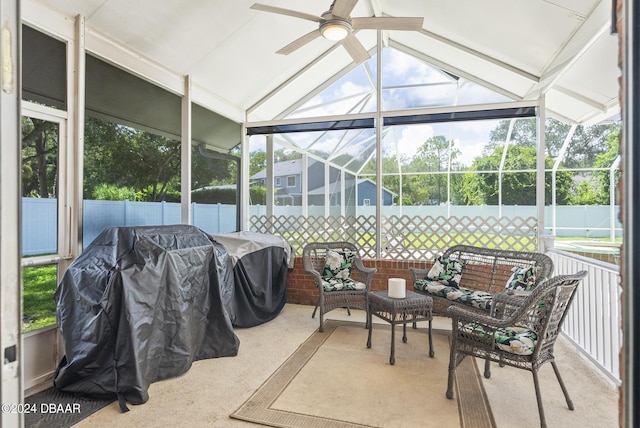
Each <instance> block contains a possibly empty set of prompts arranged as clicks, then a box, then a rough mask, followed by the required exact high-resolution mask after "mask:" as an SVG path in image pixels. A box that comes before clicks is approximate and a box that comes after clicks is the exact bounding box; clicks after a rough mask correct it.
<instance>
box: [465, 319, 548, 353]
mask: <svg viewBox="0 0 640 428" xmlns="http://www.w3.org/2000/svg"><path fill="white" fill-rule="evenodd" d="M463 329H464V330H465V331H466V332H468V333H473V334H476V335H480V336H483V335H484V334H485V331H484V329H483V328H482V326H480V325H478V324H476V323H469V324H466V325H465V326H464V327H463ZM493 338H494V340H495V343H496V346H497V347H498V348H499V349H501V350H503V351H506V352H510V353H512V354H517V355H531V354H533V351H534V350H535V347H536V343H537V342H538V335H537V333H536V332H535V331H533V330H529V329H526V328H523V327H503V328H498V329H497V330H496V331H495V332H494V333H493Z"/></svg>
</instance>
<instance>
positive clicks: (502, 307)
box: [490, 291, 531, 318]
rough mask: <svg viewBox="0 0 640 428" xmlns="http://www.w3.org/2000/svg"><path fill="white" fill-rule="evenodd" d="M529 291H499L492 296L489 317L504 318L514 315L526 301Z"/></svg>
mask: <svg viewBox="0 0 640 428" xmlns="http://www.w3.org/2000/svg"><path fill="white" fill-rule="evenodd" d="M530 294H531V292H530V291H515V292H514V291H501V292H499V293H496V294H494V295H493V298H492V303H491V313H490V316H492V317H494V318H504V317H505V315H507V316H509V315H511V314H512V313H514V312H515V311H516V310H517V309H518V308H519V307H520V306H522V304H523V303H524V302H525V301H526V300H527V297H529V295H530Z"/></svg>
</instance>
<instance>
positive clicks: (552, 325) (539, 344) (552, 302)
mask: <svg viewBox="0 0 640 428" xmlns="http://www.w3.org/2000/svg"><path fill="white" fill-rule="evenodd" d="M586 275H587V272H586V271H580V272H578V273H576V274H574V275H559V276H555V277H553V278H551V279H549V280H548V281H546V282H544V283H543V284H540V285H538V287H536V288H535V289H534V290H533V291H532V292H531V293H530V294H528V295H526V296H519V295H509V294H507V293H500V294H499V295H497V296H496V312H497V313H500V314H503V315H504V317H503V318H495V317H491V316H486V315H481V314H478V313H477V312H473V311H469V310H466V309H465V308H464V307H462V306H456V307H454V306H452V307H450V308H449V309H448V313H449V316H450V317H451V320H452V341H451V353H450V356H449V358H450V359H449V379H448V383H447V393H446V395H447V398H452V397H453V381H454V378H455V370H456V367H457V365H458V364H459V363H460V361H462V359H463V358H464V357H465V356H467V355H472V356H475V357H478V358H483V359H485V360H487V364H486V366H485V373H484V376H485V377H486V378H489V377H490V376H491V372H490V371H489V363H488V362H489V361H495V362H498V363H500V364H501V365H508V366H513V367H516V368H520V369H525V370H529V371H531V372H532V374H533V384H534V387H535V391H536V398H537V401H538V412H539V414H540V426H542V427H546V421H545V417H544V409H543V407H542V395H541V392H540V384H539V381H538V370H539V368H540V366H542V364H544V363H546V362H547V361H548V362H550V363H551V366H552V367H553V371H554V372H555V374H556V377H557V379H558V382H559V383H560V387H561V388H562V392H563V393H564V396H565V400H566V401H567V406H568V407H569V409H570V410H573V408H574V407H573V402H572V401H571V398H570V397H569V393H568V391H567V389H566V387H565V385H564V382H563V381H562V377H561V376H560V372H559V371H558V366H557V365H556V362H555V359H554V354H553V347H554V344H555V342H556V339H557V338H558V335H559V334H560V327H561V326H562V322H563V321H564V318H565V316H566V313H567V312H566V310H567V308H568V307H569V305H570V304H571V301H572V300H573V297H574V295H575V291H576V289H577V287H578V284H579V283H580V281H581V280H582V278H584V277H585V276H586Z"/></svg>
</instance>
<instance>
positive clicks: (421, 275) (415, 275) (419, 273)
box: [409, 267, 429, 282]
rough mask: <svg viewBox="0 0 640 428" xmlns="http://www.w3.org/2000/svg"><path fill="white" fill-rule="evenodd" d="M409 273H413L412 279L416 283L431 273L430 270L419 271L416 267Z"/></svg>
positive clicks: (410, 269)
mask: <svg viewBox="0 0 640 428" xmlns="http://www.w3.org/2000/svg"><path fill="white" fill-rule="evenodd" d="M409 272H411V277H412V278H413V282H416V281H417V280H418V279H423V278H426V277H427V273H429V269H419V268H415V267H410V268H409Z"/></svg>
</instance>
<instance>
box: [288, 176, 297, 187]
mask: <svg viewBox="0 0 640 428" xmlns="http://www.w3.org/2000/svg"><path fill="white" fill-rule="evenodd" d="M287 187H296V176H295V175H290V176H288V177H287Z"/></svg>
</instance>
